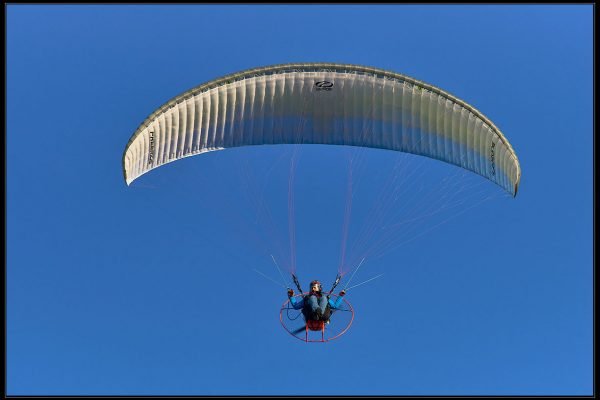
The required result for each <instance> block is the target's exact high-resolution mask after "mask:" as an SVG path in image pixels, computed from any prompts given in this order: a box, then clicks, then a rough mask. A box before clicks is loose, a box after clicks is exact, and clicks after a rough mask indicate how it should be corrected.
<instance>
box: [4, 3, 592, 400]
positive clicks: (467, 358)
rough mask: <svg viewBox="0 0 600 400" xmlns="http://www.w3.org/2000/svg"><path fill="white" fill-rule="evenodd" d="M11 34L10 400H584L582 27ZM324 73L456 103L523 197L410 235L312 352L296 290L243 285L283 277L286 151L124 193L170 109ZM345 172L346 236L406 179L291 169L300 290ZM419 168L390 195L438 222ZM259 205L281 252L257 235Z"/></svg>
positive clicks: (162, 17)
mask: <svg viewBox="0 0 600 400" xmlns="http://www.w3.org/2000/svg"><path fill="white" fill-rule="evenodd" d="M6 11H7V13H6V22H7V28H6V32H7V41H6V45H7V74H6V83H7V93H6V98H7V107H6V110H7V123H6V126H7V135H6V144H7V146H6V166H7V173H6V178H7V183H6V188H7V195H6V200H7V207H6V218H7V219H6V221H7V223H6V237H7V239H6V243H7V246H6V247H7V257H6V261H7V262H6V265H7V269H6V277H7V283H6V289H7V297H6V298H7V306H6V311H7V323H6V329H7V339H6V349H7V361H6V366H7V372H6V379H7V393H8V394H11V395H45V394H46V395H59V394H65V395H77V394H79V395H83V394H88V395H133V394H149V395H158V394H160V395H176V394H177V395H193V394H199V395H256V394H266V395H269V394H280V395H293V394H325V395H327V394H339V395H344V394H345V395H361V394H362V395H368V394H373V395H378V394H379V395H411V394H412V395H476V394H480V395H590V394H592V390H593V380H592V372H593V370H592V362H593V357H592V355H593V354H592V350H593V346H592V340H593V317H592V315H593V314H592V313H593V305H592V299H593V283H592V277H593V247H592V239H593V232H592V216H593V214H592V213H593V208H592V207H593V206H592V195H593V181H592V179H593V172H592V165H593V150H592V149H593V112H592V96H593V87H592V85H593V60H592V54H593V47H592V46H593V42H592V33H593V7H592V5H575V6H566V5H554V6H551V5H529V6H517V5H494V6H492V5H481V6H466V5H460V6H457V5H455V6H441V5H431V6H421V5H395V6H394V5H389V6H362V5H346V6H291V5H287V6H275V5H263V6H250V5H235V6H215V5H210V6H206V5H196V6H181V5H179V6H161V5H148V6H136V5H122V6H111V5H95V6H68V5H54V6H43V5H9V6H7V7H6ZM321 61H323V62H341V63H350V64H360V65H367V66H373V67H378V68H383V69H388V70H392V71H396V72H399V73H402V74H406V75H408V76H411V77H414V78H417V79H420V80H423V81H425V82H428V83H430V84H433V85H435V86H438V87H440V88H443V89H444V90H446V91H448V92H450V93H451V94H453V95H455V96H457V97H459V98H461V99H463V100H465V101H467V102H468V103H470V104H472V105H473V106H475V107H476V108H477V109H478V110H480V111H481V112H483V113H484V114H485V115H486V116H487V117H489V118H490V119H491V120H492V121H493V122H494V123H495V124H496V125H497V126H498V127H499V128H500V129H501V130H502V131H503V133H504V134H505V135H506V137H507V138H508V140H509V141H510V142H511V143H512V145H513V147H514V149H515V151H516V153H517V155H518V157H519V160H520V162H521V167H522V171H523V175H522V180H521V186H520V190H519V193H518V195H517V197H516V198H515V199H512V198H510V197H507V196H504V195H503V194H502V193H500V192H501V189H500V188H498V187H496V186H494V185H493V184H491V183H489V182H488V181H485V180H483V179H481V178H479V177H477V176H474V177H471V176H468V177H465V178H464V179H466V180H467V181H469V183H468V185H467V184H466V186H467V187H469V188H470V187H472V184H473V185H479V186H478V187H483V188H484V189H485V190H486V191H487V192H488V193H493V194H494V196H493V198H492V199H491V200H489V201H486V202H484V203H482V204H481V205H478V206H476V207H469V205H470V203H468V202H465V203H464V204H463V205H462V209H461V210H462V212H461V213H460V214H459V215H455V216H454V217H453V218H452V219H450V220H449V221H447V222H445V223H443V224H439V222H440V221H442V220H441V219H439V216H436V217H434V218H432V219H429V220H425V221H421V222H419V223H415V224H413V225H411V226H412V228H414V232H416V233H417V234H419V236H417V234H415V235H414V240H412V241H410V242H408V243H405V244H402V245H401V246H399V247H397V248H391V247H388V251H387V252H385V254H382V255H381V256H380V257H372V258H368V259H367V260H366V261H365V263H364V265H363V266H362V267H361V269H360V270H359V271H358V272H357V274H356V276H355V277H354V278H353V281H352V285H354V284H358V283H360V282H362V281H365V280H367V279H369V278H371V277H373V276H376V275H378V274H381V273H383V276H382V277H381V278H379V279H376V280H373V281H371V282H369V283H367V284H365V285H362V286H360V287H357V288H355V289H352V290H350V291H349V293H348V296H347V298H348V300H349V301H350V302H351V303H352V304H353V306H354V309H355V312H356V315H355V319H354V323H353V325H352V327H351V329H350V330H349V331H348V333H347V334H346V335H345V336H343V337H341V338H339V339H337V340H335V341H332V342H329V343H325V344H321V343H315V344H306V343H303V342H301V341H299V340H296V339H294V338H292V337H291V336H289V335H288V334H287V333H286V332H285V331H284V330H283V329H282V327H281V325H280V322H279V308H280V306H281V304H282V303H283V301H284V300H285V298H286V296H285V289H284V288H283V287H280V286H277V285H276V284H275V283H273V282H271V281H269V280H268V279H265V278H264V277H262V276H261V275H259V274H258V273H256V272H255V271H254V270H258V271H260V272H261V273H263V274H265V275H267V276H269V277H270V278H272V279H274V280H277V281H281V280H282V279H281V277H280V276H279V273H278V272H277V269H276V267H275V265H274V264H273V262H272V260H271V257H270V254H284V255H285V254H286V252H287V254H288V256H289V251H290V250H289V233H288V222H289V219H288V214H287V211H288V208H287V207H288V203H287V195H288V188H287V183H288V181H289V177H290V159H291V155H292V152H293V148H292V147H290V146H287V147H286V146H273V147H264V148H261V147H256V148H246V149H232V150H227V151H222V152H215V153H210V154H206V155H202V156H199V157H191V158H187V159H185V160H181V161H179V162H176V163H172V164H169V165H166V166H164V167H162V168H159V169H157V170H154V171H151V172H150V173H148V174H147V175H145V176H143V177H141V178H140V179H139V180H137V181H136V182H134V183H133V184H132V185H131V186H130V187H127V186H126V185H125V183H124V181H123V176H122V172H121V157H122V153H123V150H124V148H125V145H126V143H127V141H128V140H129V138H130V136H131V135H132V134H133V132H134V131H135V129H136V128H137V127H138V125H139V124H140V123H141V122H142V120H144V119H145V118H146V117H147V116H148V115H149V114H150V113H151V112H152V111H154V110H155V109H156V108H157V107H158V106H160V105H161V104H163V103H164V102H166V101H167V100H169V99H170V98H172V97H174V96H175V95H177V94H180V93H182V92H184V91H186V90H188V89H190V88H192V87H194V86H196V85H199V84H201V83H203V82H206V81H208V80H211V79H214V78H217V77H220V76H222V75H225V74H229V73H233V72H237V71H240V70H244V69H248V68H253V67H260V66H266V65H271V64H279V63H288V62H321ZM349 154H350V155H352V156H360V157H362V160H363V161H364V162H363V163H362V164H361V165H360V167H358V166H357V169H356V171H355V173H356V177H357V182H358V178H359V177H362V178H361V182H362V183H361V185H363V186H357V187H356V188H355V189H356V196H355V198H354V199H353V204H352V212H353V213H352V214H351V219H350V235H351V236H352V235H353V234H355V233H356V232H358V231H359V230H360V226H361V225H360V224H361V221H364V219H365V218H367V219H368V218H369V215H370V214H368V210H369V209H370V208H369V207H370V206H371V205H372V204H373V194H374V193H379V191H380V190H382V188H384V187H385V186H384V182H385V181H386V180H388V179H395V178H398V177H400V178H402V176H400V175H401V173H397V172H396V173H395V172H392V169H393V167H394V166H395V165H397V163H398V162H399V160H401V159H402V155H401V154H396V153H393V152H386V151H377V150H368V151H365V152H360V153H358V152H356V151H354V152H352V151H349V150H348V149H343V148H336V147H334V146H305V147H303V148H301V149H300V150H299V159H298V160H299V162H298V165H297V169H296V178H295V181H294V196H295V197H294V199H295V209H294V212H295V223H296V230H295V235H296V242H295V246H296V255H297V264H298V267H297V273H298V276H299V277H300V279H301V280H302V282H303V284H304V286H307V285H308V282H309V281H310V280H311V279H314V278H318V279H321V280H323V281H324V282H325V284H326V286H329V285H330V282H332V281H333V279H334V277H335V273H336V269H337V264H338V260H339V257H340V243H341V236H342V234H341V232H342V231H341V228H342V226H343V212H344V211H343V210H344V206H345V200H344V198H345V188H346V186H345V185H346V183H345V182H346V176H347V171H348V166H347V157H348V155H349ZM408 164H409V165H410V166H411V168H412V167H414V168H415V169H416V170H418V171H419V172H420V173H421V174H422V176H423V178H422V179H415V180H413V181H411V182H410V183H409V184H408V185H407V186H406V188H403V189H404V191H403V192H402V193H403V196H406V195H407V194H408V193H413V191H412V190H411V188H412V187H414V185H416V184H420V185H424V187H425V192H426V193H430V194H432V193H433V195H432V196H429V198H426V197H423V198H422V200H419V203H420V204H427V203H426V202H427V201H433V200H431V198H434V199H435V200H436V201H437V200H438V198H437V196H438V194H437V192H436V190H438V189H437V188H436V186H435V185H436V184H435V183H434V182H435V179H437V178H436V176H437V177H442V178H443V177H444V176H445V174H451V175H452V174H456V173H457V169H456V168H454V167H451V166H448V165H447V164H442V163H440V162H435V161H432V160H424V161H423V160H415V159H414V157H413V158H412V159H409V160H408ZM399 174H400V175H399ZM435 174H437V175H435ZM473 182H474V183H473ZM486 185H487V186H486ZM248 188H254V189H256V190H257V192H258V197H257V199H258V200H259V201H261V202H262V204H265V205H266V206H267V207H269V209H270V210H271V211H272V213H273V224H274V226H275V227H276V228H277V229H279V233H274V234H272V235H270V236H269V234H267V235H264V236H261V235H262V233H261V232H264V229H265V228H267V227H268V224H266V222H265V221H266V220H264V219H262V220H261V219H257V218H255V217H253V215H254V214H255V213H256V208H255V207H254V203H252V202H249V201H248V193H249V192H248ZM387 190H388V191H387V192H385V190H384V192H383V196H386V195H387V196H390V193H392V192H391V191H390V190H389V189H387ZM421 193H422V192H418V195H421ZM448 193H449V192H448ZM401 204H403V198H402V197H401V198H400V199H399V200H398V202H397V203H395V205H394V206H393V207H389V208H388V209H387V210H385V209H384V210H383V211H385V212H386V213H387V214H384V217H385V218H388V217H389V218H393V217H395V215H396V214H395V213H396V212H397V211H398V209H399V205H401ZM433 204H436V203H433ZM253 207H254V208H253ZM253 213H254V214H253ZM407 215H410V214H407ZM404 217H406V215H405V216H404ZM436 218H437V219H436ZM395 232H396V233H398V234H399V233H406V232H401V231H400V230H397V231H395ZM411 232H412V231H411ZM408 234H409V235H412V233H410V232H408ZM255 239H256V240H255ZM278 240H279V241H281V242H282V243H283V245H282V246H281V247H277V246H279V245H277V244H276V242H277V241H278ZM371 240H377V239H376V238H371ZM286 245H287V248H286ZM278 248H279V249H280V253H277V249H278ZM347 276H348V275H347ZM286 279H288V277H287V276H286Z"/></svg>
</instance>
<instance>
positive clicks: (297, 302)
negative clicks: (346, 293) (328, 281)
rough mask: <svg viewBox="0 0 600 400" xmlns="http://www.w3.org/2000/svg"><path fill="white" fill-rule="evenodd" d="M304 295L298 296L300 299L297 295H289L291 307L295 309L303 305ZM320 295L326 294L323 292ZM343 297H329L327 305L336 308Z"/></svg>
mask: <svg viewBox="0 0 600 400" xmlns="http://www.w3.org/2000/svg"><path fill="white" fill-rule="evenodd" d="M306 296H310V294H307V295H306ZM306 296H302V298H300V300H298V298H297V297H290V304H291V305H292V307H294V309H295V310H300V309H302V308H303V307H304V298H305V297H306ZM322 296H327V295H326V294H323V295H322ZM343 300H344V299H343V297H342V296H338V298H337V299H335V300H334V299H333V298H329V300H328V301H327V302H328V303H329V306H330V307H331V308H334V309H335V308H338V307H339V306H340V304H342V301H343Z"/></svg>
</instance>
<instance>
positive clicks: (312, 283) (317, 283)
mask: <svg viewBox="0 0 600 400" xmlns="http://www.w3.org/2000/svg"><path fill="white" fill-rule="evenodd" d="M313 285H319V292H320V291H321V290H323V289H322V285H321V282H319V281H317V280H314V281H312V282H311V283H310V290H312V287H313Z"/></svg>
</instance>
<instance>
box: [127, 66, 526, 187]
mask: <svg viewBox="0 0 600 400" xmlns="http://www.w3.org/2000/svg"><path fill="white" fill-rule="evenodd" d="M268 144H333V145H346V146H361V147H371V148H376V149H386V150H394V151H400V152H407V153H412V154H417V155H421V156H425V157H430V158H434V159H437V160H441V161H445V162H447V163H450V164H454V165H457V166H459V167H462V168H464V169H467V170H470V171H472V172H474V173H476V174H479V175H481V176H483V177H485V178H487V179H489V180H491V181H492V182H494V183H496V184H497V185H499V186H500V187H502V188H503V189H504V190H506V191H507V192H508V193H510V194H511V195H513V196H516V194H517V189H518V187H519V180H520V177H521V169H520V166H519V161H518V159H517V156H516V154H515V152H514V150H513V148H512V146H511V145H510V143H509V142H508V140H506V138H505V137H504V135H503V134H502V132H501V131H500V130H499V129H498V128H497V127H496V126H495V125H494V124H493V123H492V122H491V121H490V120H489V119H487V118H486V117H485V116H484V115H483V114H482V113H480V112H479V111H478V110H476V109H475V108H474V107H473V106H471V105H469V104H467V103H465V102H464V101H462V100H460V99H458V98H456V97H454V96H452V95H451V94H449V93H447V92H445V91H443V90H441V89H439V88H437V87H435V86H432V85H429V84H427V83H424V82H421V81H418V80H416V79H413V78H410V77H408V76H405V75H401V74H398V73H394V72H390V71H385V70H381V69H377V68H370V67H364V66H358V65H349V64H332V63H303V64H300V63H299V64H281V65H273V66H269V67H264V68H256V69H251V70H247V71H242V72H239V73H235V74H232V75H227V76H225V77H222V78H220V79H216V80H213V81H210V82H207V83H205V84H202V85H200V86H198V87H196V88H194V89H191V90H189V91H187V92H185V93H183V94H181V95H179V96H177V97H175V98H173V99H172V100H170V101H169V102H167V103H166V104H164V105H163V106H161V107H160V108H159V109H158V110H156V111H155V112H153V113H152V114H151V115H150V116H149V117H148V118H147V119H146V120H145V121H144V122H143V123H142V124H141V125H140V126H139V127H138V129H137V130H136V131H135V133H134V134H133V136H132V137H131V139H130V140H129V142H128V143H127V146H126V148H125V152H124V154H123V175H124V178H125V182H126V183H127V185H129V184H131V183H132V182H133V181H134V180H135V179H137V178H138V177H140V176H141V175H143V174H145V173H146V172H148V171H150V170H152V169H154V168H157V167H160V166H162V165H164V164H167V163H169V162H172V161H176V160H178V159H180V158H183V157H189V156H194V155H197V154H202V153H206V152H209V151H215V150H223V149H227V148H230V147H238V146H251V145H268Z"/></svg>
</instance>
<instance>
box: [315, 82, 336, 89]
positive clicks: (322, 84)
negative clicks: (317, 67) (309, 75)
mask: <svg viewBox="0 0 600 400" xmlns="http://www.w3.org/2000/svg"><path fill="white" fill-rule="evenodd" d="M315 86H316V87H317V90H331V89H332V88H333V82H329V81H319V82H315Z"/></svg>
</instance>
